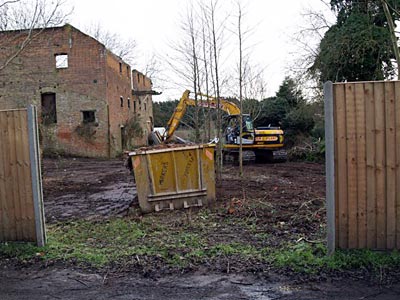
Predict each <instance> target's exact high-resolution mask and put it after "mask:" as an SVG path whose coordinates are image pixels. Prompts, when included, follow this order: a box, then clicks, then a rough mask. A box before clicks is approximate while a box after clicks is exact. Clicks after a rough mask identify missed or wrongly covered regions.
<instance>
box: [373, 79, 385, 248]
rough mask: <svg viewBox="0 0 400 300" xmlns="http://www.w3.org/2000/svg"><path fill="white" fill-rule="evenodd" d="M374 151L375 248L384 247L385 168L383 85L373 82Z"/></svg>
mask: <svg viewBox="0 0 400 300" xmlns="http://www.w3.org/2000/svg"><path fill="white" fill-rule="evenodd" d="M374 92H375V133H376V143H375V147H376V148H375V153H376V169H375V177H376V195H377V211H376V222H377V248H378V249H385V248H386V180H385V177H386V170H385V164H386V161H385V154H386V139H385V125H386V122H385V112H386V109H385V85H384V83H383V82H377V83H375V90H374Z"/></svg>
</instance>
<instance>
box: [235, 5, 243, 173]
mask: <svg viewBox="0 0 400 300" xmlns="http://www.w3.org/2000/svg"><path fill="white" fill-rule="evenodd" d="M236 4H237V8H238V16H237V18H238V22H237V29H238V31H237V36H238V40H239V107H240V116H239V137H240V146H239V176H240V177H242V176H243V140H242V137H243V32H242V18H243V11H242V6H241V4H240V2H239V1H237V2H236Z"/></svg>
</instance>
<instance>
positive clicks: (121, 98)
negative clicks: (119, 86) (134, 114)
mask: <svg viewBox="0 0 400 300" xmlns="http://www.w3.org/2000/svg"><path fill="white" fill-rule="evenodd" d="M119 101H120V105H121V107H124V97H122V96H121V97H119Z"/></svg>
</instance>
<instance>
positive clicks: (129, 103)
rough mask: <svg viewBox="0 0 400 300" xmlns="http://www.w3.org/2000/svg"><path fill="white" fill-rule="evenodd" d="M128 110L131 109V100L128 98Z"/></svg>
mask: <svg viewBox="0 0 400 300" xmlns="http://www.w3.org/2000/svg"><path fill="white" fill-rule="evenodd" d="M128 108H131V99H129V98H128Z"/></svg>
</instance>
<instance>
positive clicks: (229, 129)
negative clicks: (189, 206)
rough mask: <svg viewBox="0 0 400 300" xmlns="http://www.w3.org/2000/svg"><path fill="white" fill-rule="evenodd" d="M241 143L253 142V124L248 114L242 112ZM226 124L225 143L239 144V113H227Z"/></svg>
mask: <svg viewBox="0 0 400 300" xmlns="http://www.w3.org/2000/svg"><path fill="white" fill-rule="evenodd" d="M242 120H243V123H242V129H243V132H242V144H244V145H250V144H254V126H253V120H252V119H251V117H250V115H248V114H244V115H243V117H242ZM226 123H227V126H226V127H225V128H226V129H225V141H226V144H233V145H239V144H240V126H239V124H240V115H228V116H227V117H226Z"/></svg>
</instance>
